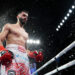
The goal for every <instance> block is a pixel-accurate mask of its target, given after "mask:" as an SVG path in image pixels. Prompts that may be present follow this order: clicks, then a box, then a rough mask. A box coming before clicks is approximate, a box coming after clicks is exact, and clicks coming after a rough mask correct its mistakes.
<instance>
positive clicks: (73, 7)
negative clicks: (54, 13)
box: [56, 5, 75, 31]
mask: <svg viewBox="0 0 75 75" xmlns="http://www.w3.org/2000/svg"><path fill="white" fill-rule="evenodd" d="M73 9H75V5H72V6H71V9H69V11H68V13H67V14H66V16H65V17H64V19H63V20H62V21H61V22H60V26H62V25H63V23H64V22H65V21H66V20H67V19H68V17H69V16H70V14H71V13H72V12H73ZM60 26H58V28H56V31H59V28H60Z"/></svg>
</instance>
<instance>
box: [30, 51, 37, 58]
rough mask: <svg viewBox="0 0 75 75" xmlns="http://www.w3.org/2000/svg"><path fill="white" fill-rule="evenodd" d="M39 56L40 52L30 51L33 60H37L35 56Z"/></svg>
mask: <svg viewBox="0 0 75 75" xmlns="http://www.w3.org/2000/svg"><path fill="white" fill-rule="evenodd" d="M37 54H38V52H37V51H30V52H29V56H30V57H31V58H35V56H36V55H37Z"/></svg>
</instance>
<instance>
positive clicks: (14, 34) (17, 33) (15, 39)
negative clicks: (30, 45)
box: [6, 24, 28, 46]
mask: <svg viewBox="0 0 75 75" xmlns="http://www.w3.org/2000/svg"><path fill="white" fill-rule="evenodd" d="M27 38H28V34H27V32H26V31H25V30H24V29H23V28H22V27H20V26H17V24H10V28H9V33H8V35H7V37H6V43H7V44H17V45H21V46H25V43H26V40H27Z"/></svg>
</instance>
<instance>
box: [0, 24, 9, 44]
mask: <svg viewBox="0 0 75 75" xmlns="http://www.w3.org/2000/svg"><path fill="white" fill-rule="evenodd" d="M9 29H10V26H9V24H6V25H4V27H3V29H2V32H1V33H0V44H1V42H3V41H4V40H5V39H6V37H7V35H8V33H9Z"/></svg>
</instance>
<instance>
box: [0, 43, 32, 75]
mask: <svg viewBox="0 0 75 75" xmlns="http://www.w3.org/2000/svg"><path fill="white" fill-rule="evenodd" d="M6 49H7V50H10V51H11V52H12V53H13V54H14V58H13V60H12V63H10V64H9V65H7V66H4V65H0V75H31V74H30V67H29V59H28V56H27V53H26V49H25V48H24V47H23V46H19V45H16V44H9V45H7V46H6Z"/></svg>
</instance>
